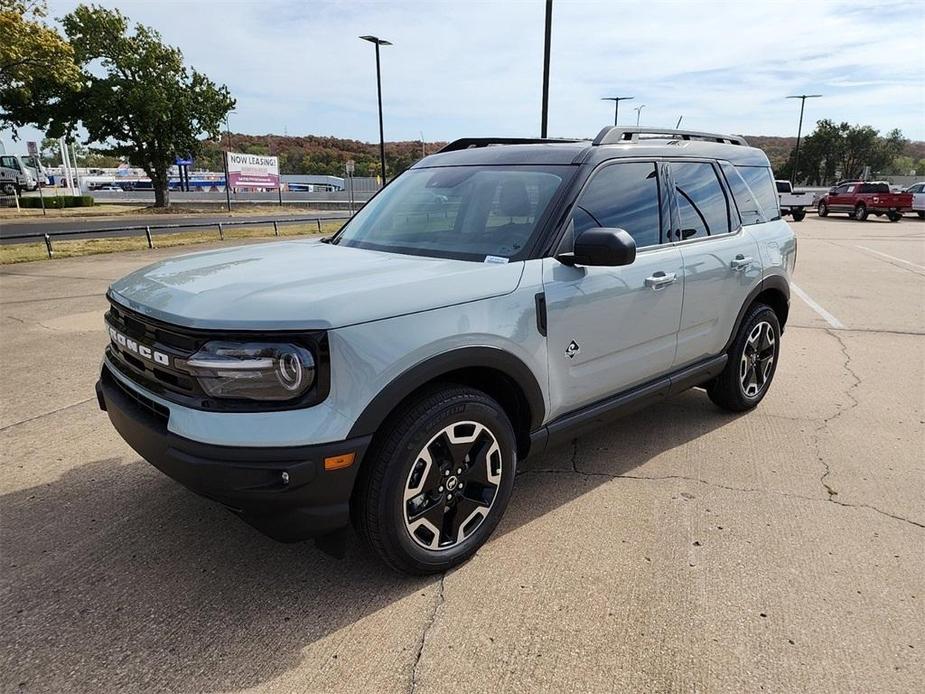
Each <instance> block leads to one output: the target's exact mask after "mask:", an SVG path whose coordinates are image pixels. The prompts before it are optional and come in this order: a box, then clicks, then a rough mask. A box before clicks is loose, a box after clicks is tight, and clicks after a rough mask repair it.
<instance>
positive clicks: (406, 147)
mask: <svg viewBox="0 0 925 694" xmlns="http://www.w3.org/2000/svg"><path fill="white" fill-rule="evenodd" d="M745 138H746V139H747V140H748V142H749V144H751V145H753V146H755V147H760V148H761V149H763V150H764V151H765V152H766V153H767V155H768V158H769V159H770V160H771V164H772V166H773V167H774V168H775V169H779V168H780V167H782V166H783V165H784V163H785V162H786V161H787V158H788V157H789V155H790V151H791V150H792V149H793V148H794V147H795V146H796V141H797V139H796V137H780V136H776V135H745ZM445 144H446V142H425V143H424V149H425V151H426V152H427V153H428V154H432V153H433V152H436V151H437V150H439V149H440V148H441V147H443V145H445ZM204 145H205V151H204V152H203V153H202V154H201V155H200V156H199V157H197V158H196V167H197V168H205V169H209V170H211V171H221V169H222V154H221V153H222V150H223V149H229V150H231V151H235V152H245V153H247V154H268V155H275V156H278V157H279V158H280V170H281V173H284V174H306V173H313V174H328V175H332V176H342V175H343V173H344V163H345V162H346V161H347V160H348V159H353V160H354V161H356V172H355V175H357V176H376V175H378V173H379V145H378V143H371V142H361V141H359V140H345V139H341V138H337V137H325V136H322V135H302V136H285V135H245V134H242V133H231V134H230V135H229V134H227V133H226V134H223V136H222V138H221V140H219V141H218V142H206V143H204ZM905 154H906V156H909V157H912V158H913V159H915V160H919V159H922V158H925V142H910V143H909V144H908V145H907V147H906V151H905ZM385 155H386V161H387V165H388V167H389V175H390V176H391V175H394V174H397V173H401V172H402V171H404V170H405V169H407V168H408V167H409V166H411V165H412V164H413V163H414V162H416V161H417V160H418V159H420V158H421V142H420V141H403V142H386V143H385Z"/></svg>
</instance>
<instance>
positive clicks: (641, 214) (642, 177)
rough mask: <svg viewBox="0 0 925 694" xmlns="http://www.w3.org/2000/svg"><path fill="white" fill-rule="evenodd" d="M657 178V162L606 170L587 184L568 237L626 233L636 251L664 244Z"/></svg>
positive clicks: (573, 216)
mask: <svg viewBox="0 0 925 694" xmlns="http://www.w3.org/2000/svg"><path fill="white" fill-rule="evenodd" d="M658 195H659V193H658V175H657V174H656V171H655V164H654V162H626V163H621V164H611V165H609V166H606V167H604V168H603V169H602V170H600V171H599V172H598V173H596V174H595V175H594V177H593V178H592V179H591V180H590V181H589V182H588V185H587V186H586V187H585V189H584V191H583V192H582V194H581V197H580V198H579V200H578V203H577V204H576V206H575V209H574V210H573V212H572V222H571V224H570V227H571V228H570V229H569V231H570V232H571V233H570V234H569V236H570V237H571V238H567V239H566V243H567V244H568V245H571V242H572V241H573V240H574V235H575V234H579V233H581V232H582V231H584V230H585V229H591V228H594V227H611V228H616V229H624V230H626V231H627V232H629V234H630V235H631V236H632V237H633V239H634V240H635V241H636V247H637V248H644V247H645V246H656V245H658V244H659V242H660V241H661V233H660V228H661V222H660V216H659V197H658Z"/></svg>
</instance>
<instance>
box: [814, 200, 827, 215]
mask: <svg viewBox="0 0 925 694" xmlns="http://www.w3.org/2000/svg"><path fill="white" fill-rule="evenodd" d="M816 212H817V213H818V215H819V216H820V217H828V216H829V206H828V205H826V204H825V201H824V200H820V201H819V206H818V207H817V208H816Z"/></svg>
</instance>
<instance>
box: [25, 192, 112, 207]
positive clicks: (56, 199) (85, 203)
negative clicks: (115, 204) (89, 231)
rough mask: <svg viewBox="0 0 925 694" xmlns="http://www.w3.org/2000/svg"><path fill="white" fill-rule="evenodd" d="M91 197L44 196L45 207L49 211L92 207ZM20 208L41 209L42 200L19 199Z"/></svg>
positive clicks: (35, 198)
mask: <svg viewBox="0 0 925 694" xmlns="http://www.w3.org/2000/svg"><path fill="white" fill-rule="evenodd" d="M93 204H94V200H93V196H92V195H46V196H45V207H46V208H47V209H49V210H60V209H63V208H65V207H93ZM19 205H20V207H24V208H28V209H41V208H42V200H41V199H40V198H39V197H38V196H31V195H30V196H29V197H27V198H20V199H19Z"/></svg>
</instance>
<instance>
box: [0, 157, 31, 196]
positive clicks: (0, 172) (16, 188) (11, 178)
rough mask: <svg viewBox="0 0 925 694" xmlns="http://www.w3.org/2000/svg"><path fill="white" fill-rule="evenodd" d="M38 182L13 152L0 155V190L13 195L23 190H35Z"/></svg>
mask: <svg viewBox="0 0 925 694" xmlns="http://www.w3.org/2000/svg"><path fill="white" fill-rule="evenodd" d="M38 186H39V184H38V181H37V180H36V178H35V176H33V175H32V170H31V169H30V168H29V167H28V166H27V165H26V163H25V162H24V161H23V158H22V157H20V156H17V155H15V154H4V155H2V156H0V192H2V193H4V194H5V195H13V194H14V193H20V192H22V191H24V190H35V189H36V188H38Z"/></svg>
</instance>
